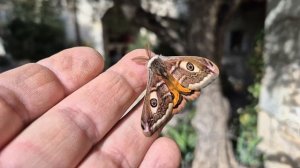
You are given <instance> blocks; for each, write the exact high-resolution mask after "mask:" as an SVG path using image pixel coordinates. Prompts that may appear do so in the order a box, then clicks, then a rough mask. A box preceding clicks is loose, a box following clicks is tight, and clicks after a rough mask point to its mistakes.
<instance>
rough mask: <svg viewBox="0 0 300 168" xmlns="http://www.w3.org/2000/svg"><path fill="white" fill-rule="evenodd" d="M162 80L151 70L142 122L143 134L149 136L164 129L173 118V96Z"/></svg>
mask: <svg viewBox="0 0 300 168" xmlns="http://www.w3.org/2000/svg"><path fill="white" fill-rule="evenodd" d="M162 78H163V77H162V76H159V75H157V74H155V73H152V72H151V71H150V70H149V80H148V87H147V91H146V95H145V98H144V107H143V112H142V121H141V126H142V129H143V132H144V134H145V135H147V136H151V135H152V134H153V133H154V132H156V131H157V130H158V129H159V128H161V127H163V126H164V125H165V124H166V123H167V122H168V121H169V120H170V119H171V118H172V116H173V114H172V111H173V98H172V94H171V92H170V90H169V88H168V86H167V84H166V83H165V80H164V79H162Z"/></svg>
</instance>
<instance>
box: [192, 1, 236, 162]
mask: <svg viewBox="0 0 300 168" xmlns="http://www.w3.org/2000/svg"><path fill="white" fill-rule="evenodd" d="M220 5H221V3H220V1H218V0H211V1H205V0H203V1H201V2H199V0H194V1H191V3H190V6H189V9H190V17H189V19H190V21H189V23H190V25H189V27H190V30H189V31H188V32H189V34H188V37H187V38H188V39H187V46H186V48H187V51H188V52H190V53H189V54H191V55H200V56H206V57H208V58H209V59H212V60H214V61H216V62H217V63H219V62H220V60H217V58H216V56H217V55H222V53H219V52H217V51H218V50H219V48H217V46H218V47H223V46H222V45H215V44H217V43H216V40H217V39H218V38H217V34H218V33H216V31H217V29H216V28H217V21H218V14H219V9H220ZM200 9H201V10H200ZM221 43H222V42H221ZM221 73H222V72H221ZM220 84H221V83H220V81H219V80H217V81H215V82H214V83H213V84H211V85H210V86H208V87H207V88H205V89H204V90H203V92H202V95H201V96H200V98H199V99H198V101H197V112H196V116H195V118H194V119H193V126H194V127H195V128H196V130H197V132H198V135H199V139H198V142H197V146H196V150H195V158H194V162H193V167H195V168H198V167H201V168H234V167H238V164H237V162H236V160H235V158H234V155H233V151H232V147H231V141H230V139H229V138H228V137H227V130H228V128H227V122H228V117H229V112H230V107H229V103H228V101H227V99H226V98H225V97H224V96H223V95H222V90H221V87H220Z"/></svg>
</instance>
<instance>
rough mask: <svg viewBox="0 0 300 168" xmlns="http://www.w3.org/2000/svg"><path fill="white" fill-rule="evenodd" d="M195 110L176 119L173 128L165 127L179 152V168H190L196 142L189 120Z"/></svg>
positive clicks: (189, 110)
mask: <svg viewBox="0 0 300 168" xmlns="http://www.w3.org/2000/svg"><path fill="white" fill-rule="evenodd" d="M195 112H196V110H195V109H190V108H189V109H188V111H187V112H185V113H186V116H184V117H181V118H178V120H177V124H176V125H175V126H173V127H172V126H168V127H167V133H166V134H167V136H169V137H171V138H172V139H174V140H175V141H176V143H177V144H178V146H179V148H180V151H181V156H182V160H181V167H191V164H192V161H193V159H194V150H195V146H196V142H197V134H196V131H195V130H194V128H193V127H192V124H191V120H192V118H193V117H194V115H195Z"/></svg>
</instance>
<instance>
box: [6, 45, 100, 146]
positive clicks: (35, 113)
mask: <svg viewBox="0 0 300 168" xmlns="http://www.w3.org/2000/svg"><path fill="white" fill-rule="evenodd" d="M101 58H102V57H101V56H100V55H99V53H97V52H96V51H95V50H93V49H90V48H87V47H77V48H71V49H67V50H64V51H62V52H60V53H58V54H55V55H53V56H52V57H49V58H46V59H44V60H42V61H40V62H38V63H35V64H33V63H32V64H26V65H24V66H21V67H19V68H16V69H13V70H10V71H7V72H4V73H2V74H1V75H0V109H1V110H0V132H1V138H0V149H1V147H3V145H5V144H6V143H7V142H8V141H9V140H10V139H12V138H13V137H14V136H15V135H16V134H17V133H18V132H20V131H21V130H22V128H24V127H25V126H26V125H27V124H28V123H29V122H31V121H32V120H34V119H35V118H37V117H39V116H40V115H41V114H43V113H44V112H45V111H47V110H48V109H50V108H51V107H52V106H53V105H55V104H56V103H57V102H59V101H60V100H61V99H62V98H63V97H65V96H66V95H68V94H70V93H71V92H73V91H74V90H76V89H78V88H79V87H80V86H82V85H84V84H85V83H87V82H88V81H89V80H91V79H92V78H94V77H95V76H97V75H98V74H99V73H100V72H101V70H102V69H103V60H102V59H101Z"/></svg>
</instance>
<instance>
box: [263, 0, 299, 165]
mask: <svg viewBox="0 0 300 168" xmlns="http://www.w3.org/2000/svg"><path fill="white" fill-rule="evenodd" d="M299 6H300V1H293V0H269V1H268V14H267V18H266V21H265V30H266V35H265V54H264V60H265V64H266V72H265V75H264V78H263V84H262V91H261V95H260V109H261V112H260V113H259V122H258V132H259V135H260V136H261V137H262V138H263V141H262V143H261V144H260V149H261V150H262V151H264V152H265V154H266V161H265V167H267V168H271V167H272V168H273V167H278V168H283V167H293V168H294V167H295V168H296V167H300V152H299V151H300V89H299V88H300V56H299V55H300V50H299V48H300V30H299V26H300V7H299Z"/></svg>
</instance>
